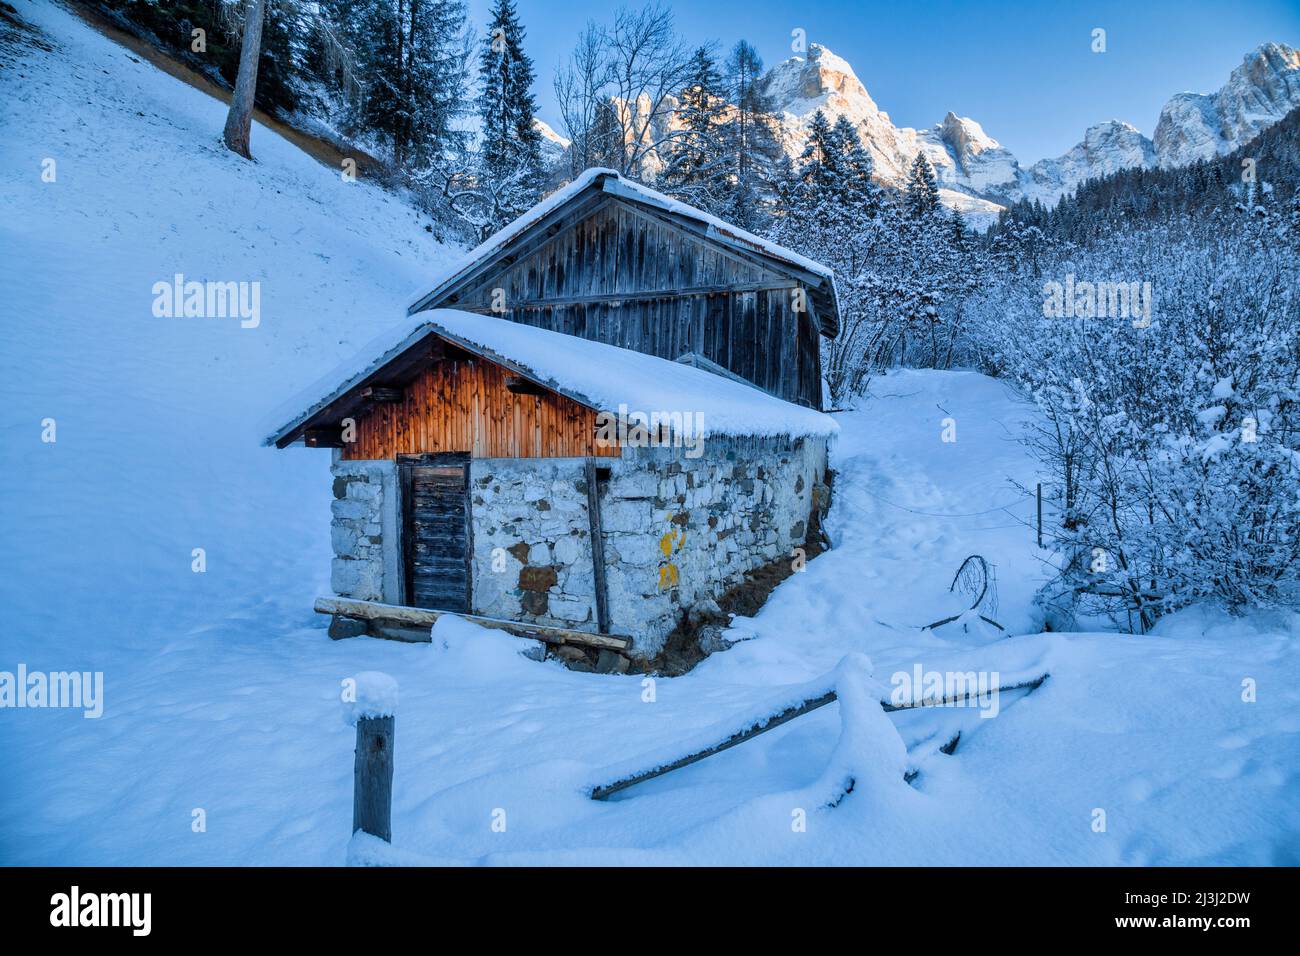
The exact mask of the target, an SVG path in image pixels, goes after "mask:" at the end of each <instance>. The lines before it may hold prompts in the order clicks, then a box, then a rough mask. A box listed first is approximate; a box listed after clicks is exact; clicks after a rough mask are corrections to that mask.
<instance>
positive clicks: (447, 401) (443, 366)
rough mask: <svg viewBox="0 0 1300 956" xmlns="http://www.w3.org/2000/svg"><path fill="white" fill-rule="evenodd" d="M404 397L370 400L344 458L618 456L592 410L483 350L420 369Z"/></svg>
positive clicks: (358, 416)
mask: <svg viewBox="0 0 1300 956" xmlns="http://www.w3.org/2000/svg"><path fill="white" fill-rule="evenodd" d="M402 396H403V397H402V399H401V400H400V401H382V402H379V401H376V402H371V403H369V404H366V405H365V406H364V407H363V408H362V409H361V410H360V411H358V412H357V413H356V414H355V415H354V416H353V418H354V421H355V422H356V435H355V441H352V442H344V443H343V444H342V457H343V458H344V459H345V460H354V459H376V458H385V459H393V458H397V457H398V456H401V455H423V454H434V453H445V452H463V453H466V454H468V455H471V456H473V457H474V458H561V457H589V456H603V457H617V456H618V454H619V449H618V448H617V447H609V446H605V447H601V446H598V445H597V443H596V415H597V412H596V410H595V409H593V408H590V407H588V406H586V405H583V404H581V403H579V402H577V401H574V400H573V399H571V398H568V397H567V396H564V395H560V394H559V393H557V392H554V391H552V390H550V389H546V388H544V387H537V386H536V385H535V383H521V382H520V381H519V380H518V377H517V376H516V375H515V374H514V373H512V372H511V371H510V370H508V369H506V368H503V367H502V366H500V365H498V364H496V363H495V362H491V361H489V360H488V359H485V358H482V357H481V356H473V355H469V354H466V353H459V354H456V353H453V354H452V355H450V356H448V357H445V358H442V359H441V360H439V361H435V362H432V363H431V364H429V365H428V366H427V367H425V368H424V369H423V370H421V371H419V372H418V373H417V374H416V376H415V378H414V379H412V380H411V381H410V382H409V383H408V384H407V385H406V386H405V388H404V389H403V391H402Z"/></svg>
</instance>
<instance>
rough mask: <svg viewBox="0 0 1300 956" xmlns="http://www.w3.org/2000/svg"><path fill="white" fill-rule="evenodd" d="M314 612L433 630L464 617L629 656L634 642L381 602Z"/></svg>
mask: <svg viewBox="0 0 1300 956" xmlns="http://www.w3.org/2000/svg"><path fill="white" fill-rule="evenodd" d="M315 610H316V613H317V614H340V615H342V616H343V617H351V618H357V619H359V620H363V621H387V622H390V623H392V624H398V625H401V624H406V625H413V626H416V627H431V626H433V623H434V622H435V621H437V620H438V618H440V617H442V616H443V615H444V614H450V615H451V616H452V617H458V618H461V619H462V620H465V621H469V622H470V623H471V624H477V625H479V626H480V627H487V628H491V629H493V630H497V631H505V632H506V633H507V634H513V635H514V636H515V637H525V638H529V639H530V640H534V641H542V642H543V643H545V644H553V645H556V646H559V645H563V644H579V645H582V646H584V647H596V648H604V649H606V650H611V651H618V652H619V653H626V652H627V650H628V649H629V648H630V647H631V646H632V639H631V638H630V637H625V636H623V635H620V634H591V633H589V632H587V631H574V630H570V629H569V628H566V627H551V626H550V625H544V624H524V623H521V622H519V621H503V620H499V619H498V618H494V617H479V616H478V615H476V614H455V613H453V612H451V611H432V610H428V609H426V608H420V607H401V606H399V605H396V604H380V603H379V602H378V601H356V600H353V599H351V598H331V597H319V598H317V599H316V607H315Z"/></svg>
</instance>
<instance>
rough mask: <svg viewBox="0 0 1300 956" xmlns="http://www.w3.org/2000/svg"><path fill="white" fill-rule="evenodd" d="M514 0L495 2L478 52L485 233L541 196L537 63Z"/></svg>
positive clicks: (481, 185) (512, 216)
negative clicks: (527, 48) (525, 43)
mask: <svg viewBox="0 0 1300 956" xmlns="http://www.w3.org/2000/svg"><path fill="white" fill-rule="evenodd" d="M523 41H524V27H523V24H521V23H520V22H519V14H518V12H517V11H516V9H515V5H514V2H513V0H496V2H495V3H494V5H493V7H492V19H491V20H490V21H489V23H488V27H487V36H486V37H484V40H483V49H482V52H481V53H480V55H479V78H480V80H481V82H482V91H481V93H480V94H479V100H478V113H479V118H480V119H481V120H482V125H483V135H482V141H481V144H480V147H479V171H478V177H479V179H480V182H479V188H480V190H481V191H482V193H483V194H484V196H485V197H486V198H487V200H488V202H487V208H488V214H487V217H486V219H487V221H486V223H485V231H486V232H491V231H494V230H495V229H497V228H499V227H500V226H502V225H504V224H505V223H507V222H509V221H510V220H512V219H514V218H515V217H516V216H518V215H519V214H520V213H522V212H524V211H525V210H526V209H528V208H530V207H531V206H532V205H533V204H534V203H536V202H537V200H538V199H539V198H540V196H541V180H542V157H541V134H540V133H539V132H538V131H537V126H536V124H535V122H534V119H535V117H536V113H537V99H536V97H535V96H534V95H533V89H532V87H533V79H534V72H533V61H532V59H531V58H530V57H529V56H528V54H527V53H525V52H524V48H523Z"/></svg>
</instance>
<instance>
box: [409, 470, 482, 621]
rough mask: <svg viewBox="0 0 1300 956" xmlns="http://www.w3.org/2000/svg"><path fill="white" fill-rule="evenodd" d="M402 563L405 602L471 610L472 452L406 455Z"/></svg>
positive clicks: (418, 605)
mask: <svg viewBox="0 0 1300 956" xmlns="http://www.w3.org/2000/svg"><path fill="white" fill-rule="evenodd" d="M398 472H399V475H400V477H401V486H402V562H403V565H404V568H405V573H406V604H407V606H409V607H421V608H428V609H431V610H435V611H456V612H458V613H461V614H467V613H469V609H470V573H469V562H470V531H469V520H470V508H469V456H468V455H403V456H401V457H399V458H398Z"/></svg>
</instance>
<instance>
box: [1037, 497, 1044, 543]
mask: <svg viewBox="0 0 1300 956" xmlns="http://www.w3.org/2000/svg"><path fill="white" fill-rule="evenodd" d="M1038 546H1039V547H1040V548H1041V547H1042V546H1043V483H1042V482H1041V481H1040V482H1039V483H1038Z"/></svg>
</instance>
